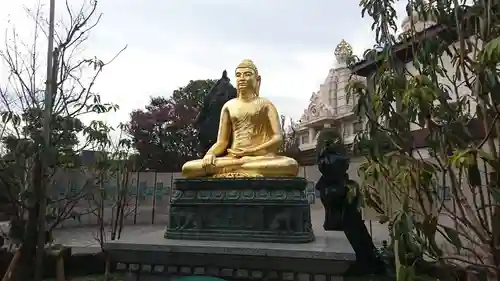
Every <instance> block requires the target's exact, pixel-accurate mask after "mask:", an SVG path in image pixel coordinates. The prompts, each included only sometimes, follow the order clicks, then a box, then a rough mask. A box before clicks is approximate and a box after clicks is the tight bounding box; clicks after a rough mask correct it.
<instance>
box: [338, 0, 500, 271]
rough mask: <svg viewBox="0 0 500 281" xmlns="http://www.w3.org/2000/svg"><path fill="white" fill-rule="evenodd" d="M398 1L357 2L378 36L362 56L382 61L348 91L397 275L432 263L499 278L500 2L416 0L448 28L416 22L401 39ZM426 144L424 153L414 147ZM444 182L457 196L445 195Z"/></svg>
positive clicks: (371, 197)
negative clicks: (424, 28)
mask: <svg viewBox="0 0 500 281" xmlns="http://www.w3.org/2000/svg"><path fill="white" fill-rule="evenodd" d="M395 2H396V1H394V0H381V1H376V0H361V1H360V6H361V7H362V15H363V16H364V15H369V16H370V17H371V18H372V19H373V25H372V29H373V30H374V31H375V39H376V45H375V47H374V48H373V49H371V50H367V51H365V54H364V58H365V59H366V60H372V61H376V62H377V65H378V66H379V67H378V69H377V70H376V71H374V73H372V74H371V75H370V76H369V77H368V80H369V85H370V87H368V86H367V85H365V84H364V83H363V82H362V81H360V80H357V79H351V81H350V82H349V85H348V86H347V88H346V90H347V92H348V95H350V96H355V97H356V98H357V99H358V101H357V105H356V107H355V114H357V115H358V116H362V117H365V118H366V119H367V125H366V130H365V132H363V133H361V134H359V135H358V136H357V137H356V139H355V149H357V150H358V151H361V152H362V153H363V155H365V156H366V161H365V162H364V163H363V164H362V165H361V167H360V169H359V174H360V176H361V179H362V183H361V192H362V194H363V198H364V203H365V204H366V205H367V206H368V207H371V208H372V209H374V210H375V211H376V212H377V213H379V215H380V220H381V222H384V223H387V224H389V226H390V229H391V232H390V234H391V242H390V247H389V248H390V249H391V250H392V251H393V253H394V260H395V266H396V272H397V279H398V280H415V278H416V277H415V276H416V273H415V265H416V264H419V263H422V262H428V261H429V260H432V261H434V262H437V263H440V264H442V265H450V264H453V265H455V264H457V263H459V264H460V265H461V266H463V265H464V264H473V265H475V266H479V267H483V268H484V269H486V270H488V271H489V274H491V275H492V276H499V275H500V272H499V271H498V268H500V264H498V263H499V262H500V252H499V251H498V250H497V249H498V248H500V221H498V219H495V218H498V216H499V214H500V205H499V204H498V202H499V201H498V199H499V196H498V190H500V189H499V184H500V181H499V176H498V175H499V174H500V173H499V172H500V170H499V169H500V164H498V163H500V158H499V157H500V151H498V145H497V144H498V142H499V137H500V123H499V122H498V119H499V116H500V111H499V110H500V107H499V103H500V98H499V97H498V91H499V90H500V82H499V81H500V80H499V77H500V72H499V70H498V64H499V62H500V47H499V46H500V40H499V35H500V30H499V29H498V26H499V24H500V17H498V16H497V15H496V14H495V15H494V16H493V15H492V14H491V13H490V11H497V10H498V8H500V7H498V6H494V5H493V4H492V3H491V2H489V1H472V6H465V5H461V4H459V3H458V2H457V1H449V0H443V1H434V2H433V3H432V4H427V3H426V2H424V1H422V0H410V1H409V3H408V6H407V12H408V14H409V15H412V14H413V15H417V16H416V17H415V16H413V17H412V19H416V18H418V19H420V20H432V21H434V22H436V23H438V25H439V24H441V26H440V28H441V27H443V26H444V27H447V29H444V30H442V31H440V32H439V33H433V32H431V31H428V32H425V33H424V32H421V30H415V26H416V25H415V22H412V23H411V26H412V29H411V30H409V31H408V32H406V33H405V34H403V36H400V37H399V38H396V36H395V31H396V25H395V22H396V12H395V9H394V5H395ZM399 16H400V17H401V15H399ZM405 16H406V15H405ZM476 23H479V24H476ZM457 24H459V25H458V26H457ZM430 30H434V31H436V30H440V29H439V28H435V27H434V28H433V27H431V29H430ZM431 34H432V36H430V35H431ZM471 35H472V37H471ZM476 39H477V40H476ZM480 42H484V44H481V43H480ZM403 46H407V48H408V50H411V54H412V56H413V57H412V61H411V62H410V63H409V64H406V65H405V61H401V55H400V54H401V53H400V54H398V55H396V52H395V50H396V49H398V48H401V47H403ZM407 53H408V52H407ZM358 65H359V64H358ZM353 67H356V65H353ZM423 144H425V146H426V147H427V151H424V150H422V149H419V148H420V147H417V146H421V145H423ZM445 187H447V188H449V190H450V194H449V196H450V197H451V202H447V201H446V200H444V199H443V198H441V197H440V194H441V193H443V192H444V191H443V189H444V188H445ZM443 218H448V219H449V220H451V221H453V222H454V225H450V224H446V223H444V221H445V220H443ZM492 241H494V242H492ZM496 241H498V242H496ZM495 243H496V244H495ZM445 244H447V245H448V246H451V248H453V249H452V250H450V249H449V248H450V247H444V246H443V245H445ZM494 244H495V245H494ZM493 245H494V246H493ZM463 256H468V257H475V258H478V259H481V262H479V263H474V262H473V261H472V260H471V259H469V260H467V259H465V258H462V257H463ZM486 256H491V257H495V258H494V259H489V260H487V259H486V258H485V257H486ZM424 257H426V259H425V260H424ZM495 268H496V269H495Z"/></svg>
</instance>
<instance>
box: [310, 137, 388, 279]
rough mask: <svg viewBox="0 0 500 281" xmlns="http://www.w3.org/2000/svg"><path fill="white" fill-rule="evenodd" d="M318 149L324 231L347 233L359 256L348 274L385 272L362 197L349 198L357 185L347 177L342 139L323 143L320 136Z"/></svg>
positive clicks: (346, 161)
mask: <svg viewBox="0 0 500 281" xmlns="http://www.w3.org/2000/svg"><path fill="white" fill-rule="evenodd" d="M320 142H321V143H320ZM318 147H319V149H318V169H319V171H320V172H321V174H322V176H321V178H320V179H319V181H318V182H317V183H316V189H317V190H318V191H319V193H320V199H321V203H322V204H323V207H324V209H325V221H324V224H323V228H324V229H325V230H327V231H329V230H330V231H332V230H337V231H344V233H345V234H346V236H347V239H348V240H349V243H351V246H352V247H353V249H354V252H355V253H356V263H355V264H354V265H353V266H352V267H351V268H350V270H349V272H348V273H349V274H354V275H362V274H367V273H368V274H374V273H383V272H384V263H383V262H382V261H381V260H380V259H379V258H378V257H377V255H376V249H375V246H374V244H373V241H372V238H371V236H370V234H369V233H368V230H367V229H366V226H365V224H364V221H363V219H362V216H361V212H360V210H359V208H358V203H359V196H354V198H351V200H349V199H348V192H349V188H350V187H351V188H352V187H354V188H356V189H357V184H356V182H355V181H353V180H350V179H349V176H348V174H347V170H348V169H349V157H348V156H347V155H346V153H345V149H344V145H343V143H342V141H341V139H340V138H339V137H337V138H333V139H331V138H330V139H325V140H322V139H321V137H319V138H318ZM356 194H358V192H356Z"/></svg>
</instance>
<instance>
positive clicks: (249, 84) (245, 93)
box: [235, 59, 261, 98]
mask: <svg viewBox="0 0 500 281" xmlns="http://www.w3.org/2000/svg"><path fill="white" fill-rule="evenodd" d="M235 76H236V89H237V91H238V94H237V96H238V97H243V98H246V97H247V98H250V97H254V96H259V89H260V82H261V77H260V75H259V71H258V70H257V66H255V64H254V63H253V61H252V60H250V59H244V60H243V61H242V62H240V64H238V66H237V67H236V70H235Z"/></svg>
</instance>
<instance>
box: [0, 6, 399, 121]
mask: <svg viewBox="0 0 500 281" xmlns="http://www.w3.org/2000/svg"><path fill="white" fill-rule="evenodd" d="M82 1H83V0H80V1H76V0H75V1H73V0H71V1H70V3H72V5H74V6H75V7H76V6H78V5H79V3H81V2H82ZM41 2H42V3H45V4H46V3H48V0H43V1H41ZM56 2H57V6H56V7H57V15H58V19H67V16H65V15H64V13H65V10H64V9H65V6H64V4H63V3H64V1H61V0H57V1H56ZM23 5H31V6H33V3H32V1H29V0H18V1H7V2H6V3H4V4H2V11H0V18H5V17H4V16H5V15H7V14H10V15H11V16H10V19H11V20H12V22H15V24H16V27H17V29H18V30H19V31H20V32H21V31H22V33H23V34H29V32H31V31H30V30H32V26H33V23H32V21H31V20H30V19H28V18H27V17H26V14H25V12H24V11H23V9H22V7H23ZM401 7H403V5H401V4H399V6H398V10H401ZM46 8H47V6H45V7H44V9H45V10H44V12H45V14H47V9H46ZM403 9H404V7H403ZM99 12H101V13H102V14H103V15H102V21H101V23H100V24H99V25H98V26H97V27H96V29H95V30H94V31H93V32H92V36H91V37H90V39H89V41H88V42H87V44H85V46H84V48H83V49H82V52H81V54H80V55H82V56H90V55H92V56H94V55H95V56H97V57H99V58H101V59H103V60H106V59H109V58H111V57H113V56H114V55H115V54H116V52H117V51H119V50H120V49H121V48H123V47H124V46H125V45H128V48H127V50H126V51H125V52H123V53H122V54H121V55H120V56H119V57H118V58H117V59H116V60H115V61H114V62H113V63H112V64H111V65H109V66H107V67H106V69H105V71H104V72H103V74H102V76H101V77H100V78H99V80H98V81H97V83H96V90H98V91H99V92H100V93H101V95H102V99H103V100H105V101H111V102H115V103H118V104H119V105H120V107H121V110H120V111H119V112H117V113H113V114H109V115H107V116H106V117H104V119H105V120H107V121H109V122H111V123H113V124H116V123H118V122H120V121H121V122H123V121H127V119H128V114H129V112H130V111H131V110H133V109H137V108H142V107H144V105H145V104H146V103H147V102H148V101H149V97H150V96H158V95H162V96H168V95H170V93H171V92H172V91H173V90H174V89H176V88H178V87H181V86H183V85H185V84H186V83H187V82H188V81H189V80H191V79H206V78H213V79H215V78H218V77H220V75H221V72H222V70H224V69H227V70H228V72H229V73H230V74H231V73H232V71H233V69H234V67H235V66H236V65H237V64H238V62H239V61H241V60H242V59H243V58H251V59H253V60H254V61H255V63H256V64H257V66H258V67H259V70H260V72H261V74H262V76H263V82H262V89H261V93H262V95H263V96H266V97H268V98H270V99H271V100H272V101H273V102H274V103H276V105H277V107H278V109H279V111H280V112H281V113H282V114H285V115H287V116H290V117H292V118H294V119H297V118H299V117H300V115H301V114H302V112H303V110H304V109H305V108H306V107H307V105H308V102H309V97H310V95H311V92H313V91H317V90H318V89H319V85H320V84H321V83H322V82H323V81H324V79H325V77H326V75H327V73H328V70H329V69H330V68H331V67H332V66H333V65H334V63H335V58H334V55H333V51H334V49H335V47H336V45H337V44H338V43H339V42H340V40H341V39H345V40H346V41H347V42H350V43H351V44H352V45H353V47H354V50H355V52H356V53H357V54H361V53H362V52H363V50H364V49H366V48H368V47H371V46H372V45H373V43H374V40H373V38H374V37H373V33H372V31H371V30H370V25H371V19H362V18H361V9H360V8H359V6H358V1H345V0H310V1H303V0H273V1H269V0H254V1H246V2H245V1H243V2H242V1H232V0H184V1H177V0H150V1H147V2H144V1H135V0H120V1H100V2H99ZM7 26H8V25H7V24H6V21H5V22H3V23H0V31H1V30H4V29H5V28H6V27H7ZM29 36H30V35H28V36H25V37H26V39H27V40H28V39H29V38H30V37H29ZM42 45H43V43H42ZM41 50H42V51H41V55H43V53H44V52H43V51H44V49H41ZM42 57H43V56H42ZM42 63H43V62H42ZM40 69H44V68H43V67H41V68H40ZM4 71H5V69H4ZM0 73H1V66H0ZM0 81H1V80H0ZM92 118H93V117H92Z"/></svg>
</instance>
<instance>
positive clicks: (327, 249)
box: [104, 231, 356, 281]
mask: <svg viewBox="0 0 500 281" xmlns="http://www.w3.org/2000/svg"><path fill="white" fill-rule="evenodd" d="M162 236H163V232H162V231H161V232H151V233H146V234H143V235H139V236H137V237H134V239H128V240H126V239H120V240H115V241H109V242H107V243H106V244H105V245H104V251H105V252H106V253H107V254H108V257H109V258H110V261H111V262H112V263H117V269H118V271H122V272H126V273H127V275H126V276H127V277H126V279H125V281H138V280H142V281H144V280H148V281H160V280H175V278H176V277H178V276H183V275H184V276H185V275H204V276H219V277H221V278H223V279H225V280H280V281H283V280H290V281H292V280H293V281H311V280H312V281H327V280H328V281H332V280H335V281H340V280H342V275H343V274H344V273H345V271H346V270H347V268H348V267H349V265H350V264H351V263H352V262H353V261H354V260H355V259H356V257H355V254H354V251H353V250H352V247H351V245H350V244H349V241H347V238H346V236H345V235H344V233H343V232H340V231H332V232H329V233H322V234H321V235H318V236H317V237H316V240H315V241H313V242H311V243H301V244H298V243H293V244H285V243H267V242H228V241H193V240H171V239H164V238H163V237H162ZM169 278H171V279H169Z"/></svg>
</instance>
